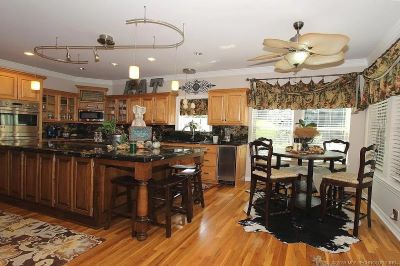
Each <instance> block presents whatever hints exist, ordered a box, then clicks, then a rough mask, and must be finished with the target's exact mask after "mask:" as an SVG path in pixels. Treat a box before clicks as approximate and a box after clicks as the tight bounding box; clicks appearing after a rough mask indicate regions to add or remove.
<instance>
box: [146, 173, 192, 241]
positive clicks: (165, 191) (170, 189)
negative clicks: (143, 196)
mask: <svg viewBox="0 0 400 266" xmlns="http://www.w3.org/2000/svg"><path fill="white" fill-rule="evenodd" d="M191 186H192V184H191V178H190V177H188V176H183V175H170V176H168V177H167V178H165V179H161V180H153V179H150V180H149V183H148V188H149V214H150V220H151V221H152V223H153V224H155V225H158V226H165V230H166V237H167V238H169V237H171V217H172V215H173V213H182V214H185V215H186V219H187V221H188V223H191V222H192V217H193V203H192V200H190V199H191V198H192V190H191V189H190V188H191ZM178 196H182V206H180V207H176V206H174V205H173V203H174V199H175V198H177V197H178ZM157 201H159V202H161V203H163V204H160V205H159V206H156V205H155V203H156V202H157ZM164 206H165V224H160V223H158V222H157V217H156V209H159V208H161V207H164Z"/></svg>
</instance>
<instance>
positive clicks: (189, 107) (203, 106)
mask: <svg viewBox="0 0 400 266" xmlns="http://www.w3.org/2000/svg"><path fill="white" fill-rule="evenodd" d="M207 113H208V99H206V98H203V99H182V100H181V102H180V115H195V116H198V115H207Z"/></svg>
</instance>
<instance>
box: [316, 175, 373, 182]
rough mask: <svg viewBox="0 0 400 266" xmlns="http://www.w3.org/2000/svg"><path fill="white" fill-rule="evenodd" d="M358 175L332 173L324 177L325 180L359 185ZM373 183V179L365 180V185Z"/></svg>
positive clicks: (367, 178)
mask: <svg viewBox="0 0 400 266" xmlns="http://www.w3.org/2000/svg"><path fill="white" fill-rule="evenodd" d="M357 177H358V176H357V175H356V174H353V173H348V172H337V173H332V174H329V175H325V176H324V177H323V180H326V179H328V180H334V181H341V182H346V183H351V184H358V180H357ZM369 182H372V178H371V177H366V178H364V179H363V183H364V184H365V183H369Z"/></svg>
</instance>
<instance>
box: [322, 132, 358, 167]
mask: <svg viewBox="0 0 400 266" xmlns="http://www.w3.org/2000/svg"><path fill="white" fill-rule="evenodd" d="M322 145H323V146H324V150H325V151H334V152H339V153H343V154H344V158H343V159H337V160H335V162H339V164H337V163H335V164H334V168H333V172H345V171H346V162H347V161H346V157H347V152H348V151H349V148H350V142H348V141H343V140H340V139H332V140H326V141H324V142H323V143H322ZM317 166H324V167H328V168H329V167H330V166H329V162H327V160H324V161H323V163H322V164H317Z"/></svg>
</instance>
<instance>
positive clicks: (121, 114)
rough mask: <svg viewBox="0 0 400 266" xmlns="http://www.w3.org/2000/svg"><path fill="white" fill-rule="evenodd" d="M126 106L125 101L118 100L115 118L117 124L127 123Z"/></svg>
mask: <svg viewBox="0 0 400 266" xmlns="http://www.w3.org/2000/svg"><path fill="white" fill-rule="evenodd" d="M127 106H128V101H127V99H119V100H118V118H117V121H118V122H119V123H127V121H128V113H127Z"/></svg>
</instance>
